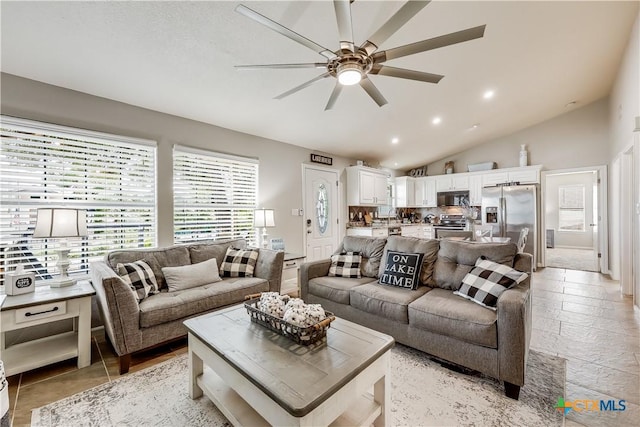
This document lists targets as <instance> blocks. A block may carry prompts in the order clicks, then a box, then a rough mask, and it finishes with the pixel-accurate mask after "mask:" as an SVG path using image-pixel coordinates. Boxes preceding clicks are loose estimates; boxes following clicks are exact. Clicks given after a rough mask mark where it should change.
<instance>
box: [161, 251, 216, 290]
mask: <svg viewBox="0 0 640 427" xmlns="http://www.w3.org/2000/svg"><path fill="white" fill-rule="evenodd" d="M162 273H163V274H164V278H165V280H166V281H167V287H168V288H169V292H175V291H179V290H182V289H189V288H195V287H196V286H202V285H206V284H207V283H215V282H219V281H221V280H222V279H221V278H220V272H219V271H218V261H217V260H216V259H215V258H211V259H209V260H207V261H202V262H199V263H196V264H189V265H181V266H179V267H163V268H162Z"/></svg>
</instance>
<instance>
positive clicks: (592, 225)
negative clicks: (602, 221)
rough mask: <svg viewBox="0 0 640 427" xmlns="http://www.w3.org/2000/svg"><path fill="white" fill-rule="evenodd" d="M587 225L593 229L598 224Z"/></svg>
mask: <svg viewBox="0 0 640 427" xmlns="http://www.w3.org/2000/svg"><path fill="white" fill-rule="evenodd" d="M589 225H590V226H591V227H595V226H596V225H598V224H589Z"/></svg>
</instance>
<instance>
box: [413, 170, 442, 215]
mask: <svg viewBox="0 0 640 427" xmlns="http://www.w3.org/2000/svg"><path fill="white" fill-rule="evenodd" d="M414 188H415V191H414V193H415V196H414V199H415V203H416V206H417V207H424V208H435V207H436V206H437V204H438V197H437V194H436V178H435V177H423V178H417V179H416V181H415V185H414Z"/></svg>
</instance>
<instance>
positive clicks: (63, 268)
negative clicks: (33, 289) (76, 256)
mask: <svg viewBox="0 0 640 427" xmlns="http://www.w3.org/2000/svg"><path fill="white" fill-rule="evenodd" d="M86 235H87V211H86V210H84V209H70V208H41V209H38V212H37V217H36V228H35V230H34V232H33V237H34V238H38V239H61V245H60V248H59V249H58V250H57V252H58V260H57V263H56V266H57V267H58V269H59V270H60V277H59V278H57V279H53V280H51V281H50V282H49V284H50V286H51V287H52V288H60V287H63V286H71V285H74V284H75V283H76V281H75V280H74V279H72V278H70V277H69V274H68V270H69V251H70V250H71V249H69V247H68V246H67V238H69V237H84V236H86Z"/></svg>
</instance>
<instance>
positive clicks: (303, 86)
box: [274, 73, 331, 99]
mask: <svg viewBox="0 0 640 427" xmlns="http://www.w3.org/2000/svg"><path fill="white" fill-rule="evenodd" d="M330 75H331V74H329V73H324V74H320V75H319V76H318V77H314V78H312V79H311V80H309V81H308V82H305V83H302V84H301V85H300V86H296V87H294V88H293V89H289V90H288V91H286V92H284V93H281V94H280V95H278V96H276V97H275V98H274V99H282V98H285V97H287V96H289V95H291V94H294V93H296V92H298V91H299V90H302V89H304V88H305V87H307V86H311V85H312V84H314V83H315V82H317V81H319V80H322V79H325V78H327V77H329V76H330Z"/></svg>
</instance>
